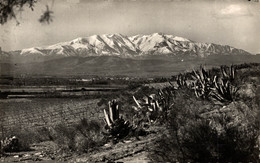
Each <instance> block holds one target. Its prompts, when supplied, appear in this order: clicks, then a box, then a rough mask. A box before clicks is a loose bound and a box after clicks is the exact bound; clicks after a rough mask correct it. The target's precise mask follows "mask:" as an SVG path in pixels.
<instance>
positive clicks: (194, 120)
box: [150, 91, 259, 162]
mask: <svg viewBox="0 0 260 163" xmlns="http://www.w3.org/2000/svg"><path fill="white" fill-rule="evenodd" d="M176 94H177V96H176V97H175V100H174V107H173V109H171V112H170V115H169V121H168V131H169V134H168V135H167V136H165V137H161V138H159V139H158V140H157V145H155V147H154V148H153V151H156V152H151V154H150V158H151V159H152V160H153V161H169V162H171V161H172V160H176V159H177V160H178V161H181V162H188V161H191V162H241V161H242V162H250V161H251V162H255V161H257V159H258V153H259V151H258V149H257V148H256V146H257V138H258V135H259V132H258V131H259V127H258V126H257V111H256V109H254V108H249V107H248V106H246V105H245V104H244V103H243V102H235V103H231V104H229V105H227V106H224V107H222V108H221V107H220V106H216V105H213V104H210V103H208V102H207V101H203V100H202V101H199V100H197V99H196V98H194V97H192V96H190V94H189V93H187V94H186V93H185V91H182V92H178V93H176ZM258 114H259V113H258ZM258 123H259V122H258ZM158 151H164V153H163V152H158ZM152 153H155V154H152ZM156 153H157V154H156ZM158 155H160V156H158Z"/></svg>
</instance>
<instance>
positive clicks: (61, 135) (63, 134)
mask: <svg viewBox="0 0 260 163" xmlns="http://www.w3.org/2000/svg"><path fill="white" fill-rule="evenodd" d="M53 139H54V142H56V143H57V145H58V146H59V147H60V148H61V149H63V150H65V151H77V152H88V151H89V150H91V149H93V148H95V147H98V146H100V145H101V144H103V142H104V140H103V135H102V134H101V127H100V124H99V123H98V122H95V121H88V120H86V119H82V120H81V121H80V122H79V123H78V124H76V125H72V126H67V125H66V124H59V125H57V126H55V127H54V130H53Z"/></svg>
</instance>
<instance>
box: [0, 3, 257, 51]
mask: <svg viewBox="0 0 260 163" xmlns="http://www.w3.org/2000/svg"><path fill="white" fill-rule="evenodd" d="M252 1H254V0H252ZM252 1H251V2H249V1H248V0H54V1H52V0H41V1H39V2H38V3H37V4H36V6H35V10H34V11H31V10H30V9H27V8H24V11H23V12H21V13H19V14H18V16H17V17H18V20H19V21H20V25H18V26H17V25H16V22H15V21H14V20H12V21H9V22H8V23H7V24H5V25H3V26H0V38H1V39H0V46H1V47H2V50H5V51H9V50H17V49H23V48H30V47H35V46H36V47H37V46H46V45H51V44H54V43H58V42H62V41H69V40H72V39H75V38H77V37H87V36H90V35H94V34H109V33H121V34H123V35H127V36H132V35H136V34H151V33H155V32H161V33H165V34H172V35H176V36H181V37H185V38H188V39H191V40H194V41H197V42H212V43H217V44H224V45H231V46H234V47H237V48H241V49H244V50H247V51H249V52H251V53H260V31H259V30H260V3H259V2H252ZM45 5H49V6H50V8H51V10H53V11H54V21H53V22H52V23H51V24H49V25H47V24H40V23H39V22H38V19H39V18H40V15H41V14H42V13H43V11H44V10H45Z"/></svg>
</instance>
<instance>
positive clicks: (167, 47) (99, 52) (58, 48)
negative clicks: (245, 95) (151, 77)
mask: <svg viewBox="0 0 260 163" xmlns="http://www.w3.org/2000/svg"><path fill="white" fill-rule="evenodd" d="M18 53H19V54H20V56H32V55H37V56H49V57H50V56H51V57H53V56H55V57H67V56H82V57H86V56H104V55H105V56H120V57H134V56H146V55H161V54H167V55H193V56H201V57H204V56H208V55H212V54H219V55H241V54H250V53H248V52H246V51H244V50H241V49H237V48H234V47H231V46H228V45H218V44H213V43H197V42H194V41H191V40H189V39H186V38H182V37H178V36H173V35H166V34H161V33H154V34H151V35H136V36H131V37H127V36H124V35H121V34H104V35H93V36H89V37H84V38H81V37H80V38H77V39H74V40H72V41H68V42H62V43H58V44H55V45H51V46H46V47H34V48H29V49H23V50H21V51H18Z"/></svg>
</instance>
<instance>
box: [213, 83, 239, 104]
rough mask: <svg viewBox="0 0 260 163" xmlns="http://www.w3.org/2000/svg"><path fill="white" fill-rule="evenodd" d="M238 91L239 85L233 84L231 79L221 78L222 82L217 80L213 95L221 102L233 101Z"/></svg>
mask: <svg viewBox="0 0 260 163" xmlns="http://www.w3.org/2000/svg"><path fill="white" fill-rule="evenodd" d="M237 91H238V87H236V86H234V85H232V84H231V82H230V81H228V80H223V79H220V82H215V88H214V89H213V91H212V92H211V97H213V98H214V99H215V100H217V101H219V102H221V103H225V102H232V101H234V99H235V97H236V93H237Z"/></svg>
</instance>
